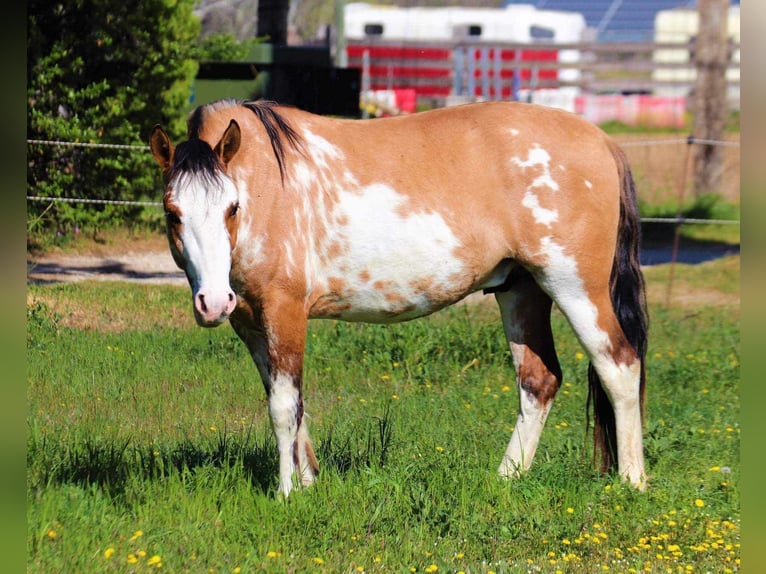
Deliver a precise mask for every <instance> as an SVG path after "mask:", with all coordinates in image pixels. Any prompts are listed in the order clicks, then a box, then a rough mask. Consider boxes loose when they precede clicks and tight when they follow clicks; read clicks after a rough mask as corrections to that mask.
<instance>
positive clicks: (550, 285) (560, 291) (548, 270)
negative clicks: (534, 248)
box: [539, 236, 610, 352]
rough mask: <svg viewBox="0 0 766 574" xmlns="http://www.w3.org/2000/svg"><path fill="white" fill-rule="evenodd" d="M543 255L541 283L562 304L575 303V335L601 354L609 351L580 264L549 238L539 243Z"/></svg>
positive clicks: (570, 318)
mask: <svg viewBox="0 0 766 574" xmlns="http://www.w3.org/2000/svg"><path fill="white" fill-rule="evenodd" d="M540 244H541V247H542V249H541V251H540V252H539V253H540V254H541V255H544V256H545V260H546V263H545V271H544V277H543V279H542V281H541V283H542V285H543V287H544V288H545V289H546V291H548V293H550V294H551V296H553V298H554V300H555V301H557V302H558V303H560V304H566V302H572V303H574V302H576V304H573V305H572V310H571V313H572V314H573V315H574V316H571V317H569V320H570V321H571V322H573V323H577V328H576V329H575V331H576V332H577V333H578V334H579V336H580V338H581V340H582V342H583V344H585V345H586V346H587V347H588V348H596V349H599V350H600V351H601V352H607V351H608V349H609V345H610V343H609V335H608V333H605V332H604V331H602V330H601V329H599V328H598V327H597V325H598V309H597V308H596V305H595V304H594V303H593V302H592V301H591V300H590V298H589V297H588V293H587V292H586V291H585V285H584V284H583V280H582V278H581V277H580V272H579V269H578V266H577V260H576V259H575V258H574V257H572V256H571V255H567V254H566V252H565V250H564V248H563V247H562V246H561V245H559V244H557V243H555V242H554V241H553V240H552V239H551V238H550V236H546V237H543V238H541V239H540Z"/></svg>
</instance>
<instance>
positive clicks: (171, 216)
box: [165, 211, 181, 225]
mask: <svg viewBox="0 0 766 574" xmlns="http://www.w3.org/2000/svg"><path fill="white" fill-rule="evenodd" d="M165 218H166V219H167V220H168V223H169V224H170V225H180V224H181V218H180V217H179V216H178V214H177V213H176V212H175V211H166V212H165Z"/></svg>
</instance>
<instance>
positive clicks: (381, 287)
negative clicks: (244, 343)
mask: <svg viewBox="0 0 766 574" xmlns="http://www.w3.org/2000/svg"><path fill="white" fill-rule="evenodd" d="M441 262H442V265H432V264H429V263H433V262H429V263H425V262H416V261H409V260H407V261H401V262H396V263H395V264H393V265H378V266H375V267H372V266H368V267H365V268H361V269H360V268H356V269H354V270H353V271H351V272H349V273H346V274H344V275H342V276H341V275H332V276H330V277H328V279H327V280H326V286H327V288H326V290H325V292H324V294H323V295H322V296H320V297H319V298H318V299H317V301H316V302H315V303H314V305H313V306H312V308H311V313H310V315H311V316H312V317H332V318H337V319H343V320H346V321H363V322H370V323H390V322H397V321H407V320H410V319H414V318H416V317H422V316H424V315H428V314H430V313H433V312H434V311H437V310H439V309H442V308H444V307H446V306H448V305H451V304H452V303H455V302H457V301H459V300H460V299H462V298H463V297H465V296H466V295H467V294H468V293H470V292H471V291H472V287H473V281H472V279H471V276H470V274H465V273H464V270H463V269H462V266H461V265H460V263H459V262H458V261H445V260H442V261H441Z"/></svg>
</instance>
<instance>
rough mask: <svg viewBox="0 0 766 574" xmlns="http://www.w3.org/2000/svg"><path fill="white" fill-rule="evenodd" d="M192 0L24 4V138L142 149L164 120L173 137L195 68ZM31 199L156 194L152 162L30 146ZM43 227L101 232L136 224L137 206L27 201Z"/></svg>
mask: <svg viewBox="0 0 766 574" xmlns="http://www.w3.org/2000/svg"><path fill="white" fill-rule="evenodd" d="M193 7H194V0H59V1H52V0H29V1H28V2H27V98H28V100H27V137H28V138H30V139H38V140H55V141H66V142H90V143H114V144H133V145H138V146H144V145H146V142H147V139H148V135H149V133H150V131H151V129H152V126H153V125H154V124H156V123H158V122H159V123H162V124H163V125H164V126H165V127H166V128H167V129H168V131H169V132H170V133H171V134H172V135H173V136H174V137H180V136H181V135H182V134H183V132H184V130H185V118H184V111H185V109H186V107H187V105H188V98H189V94H190V86H191V83H192V81H193V79H194V76H195V74H196V71H197V62H196V59H195V50H196V46H195V43H196V40H197V37H198V35H199V30H200V25H199V21H198V19H197V18H196V17H195V16H193V14H192V9H193ZM27 159H28V169H27V190H28V192H29V194H30V195H38V196H51V197H87V198H93V199H101V200H125V199H129V200H130V199H152V200H156V199H157V194H158V189H160V184H159V177H158V174H157V170H156V166H155V165H154V164H153V160H152V159H151V157H150V155H149V153H148V151H145V150H143V149H130V150H121V149H119V150H118V149H103V148H89V147H71V146H49V145H40V144H29V145H28V148H27ZM28 211H29V216H30V217H29V218H28V219H29V220H30V221H32V222H35V224H36V225H37V226H40V227H42V229H45V230H55V231H59V232H63V233H66V232H70V231H72V230H74V229H75V228H77V227H80V228H83V229H86V228H90V229H91V230H94V231H95V230H97V229H98V228H99V227H102V226H105V225H109V224H111V223H112V222H113V221H115V219H117V218H119V219H125V218H130V219H132V220H136V218H138V219H140V217H141V216H142V215H143V214H144V210H143V209H142V208H140V207H122V206H113V205H82V204H67V203H51V204H45V203H36V202H29V203H28Z"/></svg>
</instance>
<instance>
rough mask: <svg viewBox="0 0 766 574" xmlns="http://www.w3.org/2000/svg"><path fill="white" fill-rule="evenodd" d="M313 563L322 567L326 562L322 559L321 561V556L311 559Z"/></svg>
mask: <svg viewBox="0 0 766 574" xmlns="http://www.w3.org/2000/svg"><path fill="white" fill-rule="evenodd" d="M311 561H312V562H313V563H314V564H317V565H319V566H321V565H322V564H324V560H322V559H321V558H320V557H319V556H314V558H312V559H311Z"/></svg>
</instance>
